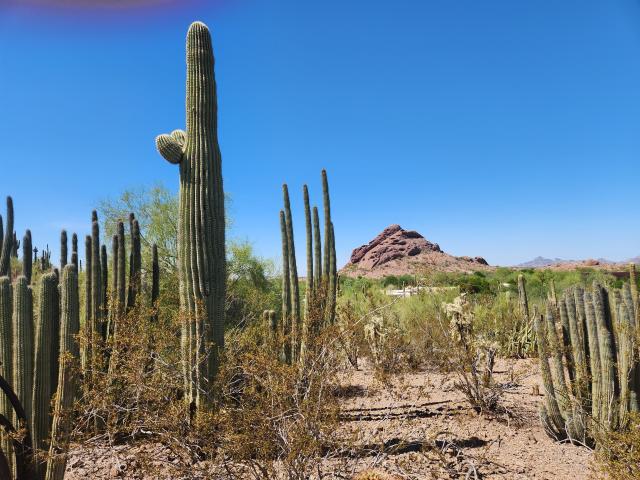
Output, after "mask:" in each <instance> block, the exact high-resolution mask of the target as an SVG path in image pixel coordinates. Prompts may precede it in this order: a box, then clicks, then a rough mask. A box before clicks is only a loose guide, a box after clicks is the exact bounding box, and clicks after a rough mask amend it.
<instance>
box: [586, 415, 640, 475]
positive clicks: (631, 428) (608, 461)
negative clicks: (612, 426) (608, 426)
mask: <svg viewBox="0 0 640 480" xmlns="http://www.w3.org/2000/svg"><path fill="white" fill-rule="evenodd" d="M597 442H598V449H597V450H596V463H595V465H596V468H597V470H598V471H599V473H601V474H603V475H604V476H605V478H615V479H617V480H632V479H636V478H640V414H638V413H634V414H631V415H630V418H629V422H628V424H627V425H626V427H625V428H623V429H621V430H619V431H612V430H608V431H605V432H603V433H601V434H600V435H599V437H598V439H597Z"/></svg>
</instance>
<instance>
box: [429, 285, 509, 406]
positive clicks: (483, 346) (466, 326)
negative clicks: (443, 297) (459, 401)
mask: <svg viewBox="0 0 640 480" xmlns="http://www.w3.org/2000/svg"><path fill="white" fill-rule="evenodd" d="M443 309H444V311H445V312H446V315H447V317H448V318H449V319H450V323H449V329H448V331H447V337H448V339H449V342H448V345H449V349H448V354H447V355H444V356H443V357H442V363H441V368H442V369H443V371H445V372H451V373H453V374H454V375H455V376H456V378H457V380H456V382H455V384H454V386H455V388H456V389H457V390H458V391H460V392H462V393H463V394H464V395H465V397H466V398H467V401H468V402H469V404H470V405H471V407H472V408H474V409H475V410H476V411H477V412H504V411H505V410H504V408H503V407H502V405H501V403H500V402H501V399H502V396H503V394H504V392H505V390H506V389H508V388H510V387H511V385H509V384H502V383H499V382H497V381H496V379H495V377H494V375H493V367H494V362H495V357H496V353H497V351H498V344H497V343H496V342H495V341H492V340H491V339H489V338H486V337H484V336H482V335H478V334H477V333H476V332H475V331H474V324H475V316H474V308H473V304H472V303H471V302H470V301H469V300H468V299H467V297H466V294H464V293H462V294H461V295H460V296H459V297H457V298H456V299H455V300H454V301H453V302H451V303H448V304H444V305H443Z"/></svg>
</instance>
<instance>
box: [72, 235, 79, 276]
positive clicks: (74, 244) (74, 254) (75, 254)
mask: <svg viewBox="0 0 640 480" xmlns="http://www.w3.org/2000/svg"><path fill="white" fill-rule="evenodd" d="M71 263H72V264H73V266H75V267H76V270H78V235H76V234H75V233H74V234H73V235H72V236H71Z"/></svg>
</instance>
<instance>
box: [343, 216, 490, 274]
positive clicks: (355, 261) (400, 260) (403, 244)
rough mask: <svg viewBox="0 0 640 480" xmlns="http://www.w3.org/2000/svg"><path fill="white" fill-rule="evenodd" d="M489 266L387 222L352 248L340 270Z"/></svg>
mask: <svg viewBox="0 0 640 480" xmlns="http://www.w3.org/2000/svg"><path fill="white" fill-rule="evenodd" d="M486 268H488V264H487V262H486V260H485V259H483V258H482V257H454V256H452V255H449V254H447V253H445V252H443V251H442V249H441V248H440V246H439V245H438V244H437V243H432V242H430V241H429V240H427V239H426V238H424V237H423V236H422V235H420V234H419V233H418V232H416V231H414V230H405V229H403V228H402V227H401V226H400V225H390V226H389V227H387V228H385V229H384V230H383V231H382V233H380V234H379V235H378V236H377V237H375V238H374V239H373V240H371V241H370V242H369V243H367V244H366V245H362V246H361V247H358V248H356V249H355V250H353V253H352V254H351V259H350V261H349V263H348V264H347V265H346V266H345V268H344V269H343V270H342V272H341V273H342V274H345V275H349V276H366V277H372V278H375V277H382V276H385V275H402V274H415V273H420V272H421V271H423V270H438V271H472V270H483V269H486Z"/></svg>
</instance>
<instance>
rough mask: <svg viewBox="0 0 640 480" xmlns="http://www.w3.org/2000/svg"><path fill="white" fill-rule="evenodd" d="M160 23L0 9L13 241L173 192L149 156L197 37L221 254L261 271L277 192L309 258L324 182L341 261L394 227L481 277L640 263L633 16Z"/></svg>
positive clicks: (233, 14) (391, 13)
mask: <svg viewBox="0 0 640 480" xmlns="http://www.w3.org/2000/svg"><path fill="white" fill-rule="evenodd" d="M40 1H41V2H45V0H40ZM20 3H24V2H20ZM68 3H80V2H79V0H76V1H75V2H68ZM118 3H122V0H120V2H118ZM147 3H148V2H147ZM162 3H164V5H162V6H144V7H137V8H134V9H128V8H119V9H115V10H114V9H97V10H96V9H94V10H86V9H82V8H74V7H67V8H65V9H63V10H60V9H59V8H53V7H47V8H41V7H24V6H23V7H17V6H15V5H13V6H12V1H11V0H9V1H8V0H0V139H1V140H2V148H1V149H0V151H1V153H0V195H2V196H4V195H6V194H11V195H12V196H13V198H14V201H15V204H16V214H17V229H18V231H19V235H20V237H21V236H22V233H23V231H24V229H25V228H27V227H30V228H31V229H32V231H33V233H34V242H35V244H36V245H38V246H41V245H43V244H44V243H47V242H48V243H49V244H50V245H52V246H54V245H55V250H57V244H58V240H57V238H58V232H59V230H60V229H61V228H63V227H64V228H67V229H68V230H69V231H77V232H78V233H82V234H85V233H86V232H87V231H88V227H89V219H90V211H91V209H92V208H93V207H94V206H95V205H96V204H97V202H98V201H99V200H100V199H102V198H105V197H109V196H115V195H117V194H118V193H119V192H121V191H122V190H123V189H125V188H127V187H132V186H136V185H141V184H144V185H151V184H153V183H154V182H156V181H162V182H163V183H164V184H165V185H167V186H168V187H170V188H171V189H175V188H176V187H177V182H178V170H177V168H176V167H175V166H173V165H170V164H168V163H167V162H166V161H164V160H163V159H162V158H161V157H160V156H159V155H158V154H157V152H156V151H155V147H154V138H155V136H156V135H157V134H159V133H164V132H168V131H170V130H172V129H174V128H183V127H184V122H185V119H184V91H185V87H184V80H185V64H184V38H185V33H186V30H187V27H188V25H189V23H190V22H191V21H193V20H202V21H204V22H205V23H207V24H208V25H209V27H210V28H211V29H212V32H213V37H214V48H215V54H216V75H217V80H218V85H219V108H220V112H219V115H220V119H219V125H220V143H221V149H222V154H223V170H224V181H225V189H226V190H227V191H228V192H229V194H230V195H231V196H232V198H233V203H232V206H231V215H232V216H233V219H234V226H233V231H232V235H233V236H235V237H239V238H243V239H245V238H246V239H249V240H250V241H252V242H253V243H254V245H255V247H256V250H257V252H258V253H259V254H261V255H263V256H268V257H273V258H277V257H278V255H279V251H280V231H279V224H278V211H279V209H280V207H281V184H282V182H287V183H288V184H289V187H290V189H291V191H292V192H293V193H294V198H293V208H294V220H295V221H296V222H297V224H296V236H297V243H298V252H299V255H304V230H303V219H304V216H303V211H302V193H301V188H302V184H303V183H304V182H308V183H309V187H310V190H311V195H312V197H313V199H314V201H316V202H319V201H320V198H319V197H320V196H319V189H320V170H321V169H322V168H323V167H324V168H327V170H328V172H329V179H330V185H331V193H332V206H333V211H334V219H335V220H334V222H335V228H336V236H337V246H338V257H339V261H340V263H344V262H345V261H346V260H347V259H348V256H349V254H350V252H351V249H352V248H354V247H356V246H358V245H360V244H362V243H365V242H366V241H368V240H369V239H371V238H372V237H373V236H374V235H376V234H377V233H378V232H379V231H380V230H382V229H383V228H384V227H386V226H387V225H389V224H392V223H399V224H401V225H402V226H403V227H405V228H408V229H415V230H418V231H419V232H421V233H423V234H424V235H425V236H426V237H427V238H429V239H430V240H432V241H435V242H438V243H439V244H440V245H441V247H442V248H443V249H444V250H445V251H448V252H450V253H453V254H457V255H482V256H484V257H485V258H487V260H488V261H489V262H490V263H492V264H513V263H519V262H521V261H525V260H528V259H530V258H531V257H533V256H536V255H544V256H560V257H565V258H585V257H608V258H611V259H620V260H621V259H625V258H628V257H631V256H634V255H638V254H640V241H639V239H640V222H639V221H638V205H639V201H640V193H639V190H638V182H639V180H640V167H639V166H638V165H639V162H638V160H639V155H640V3H639V2H638V1H637V0H599V1H591V0H563V1H561V2H559V1H557V0H522V1H514V0H455V1H454V0H437V1H436V0H411V1H408V0H395V1H393V2H388V1H386V2H383V1H380V0H366V1H365V0H350V1H345V0H323V1H317V0H313V1H312V0H309V1H300V0H233V1H232V0H226V1H222V0H219V1H211V0H209V1H207V2H195V1H193V2H190V3H187V4H185V2H178V3H180V5H176V4H172V3H171V2H170V1H169V0H165V1H164V2H162ZM2 213H4V206H2ZM56 253H57V252H56ZM299 263H303V262H299Z"/></svg>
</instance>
